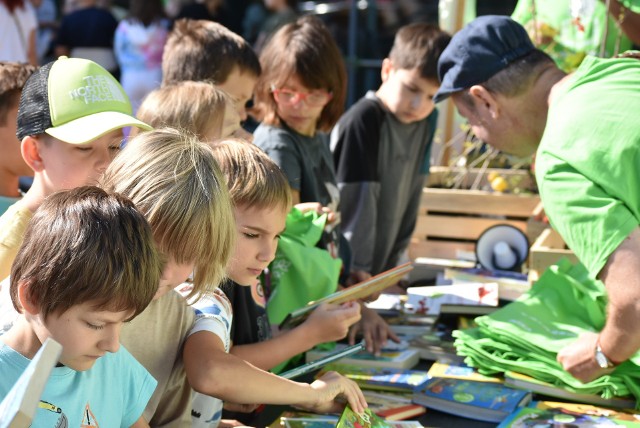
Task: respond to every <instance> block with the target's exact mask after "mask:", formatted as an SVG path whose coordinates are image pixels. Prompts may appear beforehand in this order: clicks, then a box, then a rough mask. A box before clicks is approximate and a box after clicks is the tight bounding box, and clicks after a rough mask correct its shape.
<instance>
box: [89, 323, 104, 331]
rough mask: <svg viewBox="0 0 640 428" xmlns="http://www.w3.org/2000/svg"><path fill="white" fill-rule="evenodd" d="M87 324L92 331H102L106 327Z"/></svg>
mask: <svg viewBox="0 0 640 428" xmlns="http://www.w3.org/2000/svg"><path fill="white" fill-rule="evenodd" d="M85 324H87V327H89V328H90V329H92V330H102V329H103V328H104V326H102V325H95V324H91V323H90V322H85Z"/></svg>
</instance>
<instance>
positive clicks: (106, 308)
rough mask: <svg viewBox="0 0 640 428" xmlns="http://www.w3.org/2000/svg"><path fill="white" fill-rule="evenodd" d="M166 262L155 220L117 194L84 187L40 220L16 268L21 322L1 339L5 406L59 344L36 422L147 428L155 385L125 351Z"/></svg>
mask: <svg viewBox="0 0 640 428" xmlns="http://www.w3.org/2000/svg"><path fill="white" fill-rule="evenodd" d="M160 271H161V261H160V257H159V255H158V253H157V251H156V249H155V246H154V244H153V236H152V234H151V229H150V227H149V224H148V223H147V222H146V221H145V219H144V217H143V216H142V215H141V214H140V213H139V212H138V211H137V210H136V208H135V206H134V205H133V203H132V202H131V201H130V200H129V199H127V198H125V197H123V196H121V195H118V194H117V193H109V192H105V191H104V190H101V189H99V188H97V187H91V186H87V187H80V188H76V189H73V190H69V191H63V192H58V193H55V194H53V195H50V196H49V197H48V198H47V200H46V201H45V202H44V203H43V204H42V205H41V207H40V208H39V209H38V211H37V212H36V213H35V214H34V217H33V219H32V220H31V222H30V223H29V226H28V227H27V230H26V233H25V236H24V240H23V242H22V245H21V247H20V249H19V251H18V254H17V256H16V260H15V262H14V264H13V267H12V270H11V285H10V293H11V300H12V303H13V306H14V307H15V309H16V310H17V311H18V312H20V316H19V317H18V319H17V320H16V322H15V323H14V325H13V327H12V328H11V329H10V330H9V331H8V333H7V334H5V335H4V336H2V338H0V367H2V369H1V370H2V376H1V377H0V400H1V399H3V398H4V397H5V396H6V395H7V393H8V392H9V390H11V388H12V387H13V385H14V383H15V382H16V381H17V379H18V378H19V377H20V375H21V374H22V372H23V371H24V370H25V369H27V366H28V364H29V363H30V360H31V359H32V358H33V357H34V356H35V354H36V353H37V351H38V349H39V348H40V346H41V345H42V344H43V343H44V342H45V340H47V339H48V338H52V339H54V340H56V341H58V342H60V344H61V345H62V348H63V349H62V354H61V356H60V360H59V362H60V364H59V365H58V366H57V367H55V368H53V372H52V375H51V376H50V378H49V380H48V381H47V383H46V386H45V389H44V392H43V394H42V396H41V401H40V405H39V406H38V408H37V410H36V415H35V419H34V420H33V423H32V426H65V427H66V426H80V425H82V426H88V425H92V426H114V427H115V426H123V427H128V426H132V427H145V426H147V427H148V426H149V425H148V424H147V422H146V420H144V419H143V418H142V416H141V415H142V411H143V410H144V407H145V405H146V404H147V401H148V400H149V397H151V394H152V392H153V390H154V388H155V386H156V381H155V380H154V379H153V378H152V377H151V375H149V373H148V372H147V371H146V370H145V369H144V368H143V367H142V366H141V365H140V364H139V363H138V362H137V361H136V360H135V359H134V358H133V357H132V356H131V354H129V352H127V350H126V349H125V348H124V347H121V346H120V343H119V335H120V330H121V328H122V326H123V324H124V323H125V322H127V321H130V320H131V319H133V318H135V317H136V316H137V315H138V314H139V313H141V312H142V311H143V310H144V309H145V307H146V306H147V305H148V304H149V302H150V301H151V299H152V298H153V295H154V293H155V292H156V289H157V284H158V281H159V279H160Z"/></svg>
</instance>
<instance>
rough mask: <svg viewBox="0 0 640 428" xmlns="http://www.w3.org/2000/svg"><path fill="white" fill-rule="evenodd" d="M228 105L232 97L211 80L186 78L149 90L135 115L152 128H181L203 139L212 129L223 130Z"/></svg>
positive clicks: (220, 131) (231, 101) (231, 103)
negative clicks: (201, 80)
mask: <svg viewBox="0 0 640 428" xmlns="http://www.w3.org/2000/svg"><path fill="white" fill-rule="evenodd" d="M227 105H230V106H233V100H231V98H230V97H229V95H227V94H226V93H225V92H224V91H222V90H221V89H218V88H216V87H215V86H214V85H212V84H210V83H206V82H193V81H191V80H186V81H184V82H176V83H171V84H169V85H166V86H163V87H161V88H158V89H156V90H154V91H152V92H151V93H150V94H149V95H147V97H146V98H145V99H144V101H143V102H142V105H140V108H139V109H138V113H137V115H136V116H137V117H138V119H140V120H141V121H143V122H145V123H147V124H149V125H150V126H152V127H154V128H161V127H166V126H169V127H172V128H178V129H184V130H187V131H189V132H191V133H193V134H195V135H196V136H197V137H198V138H199V139H201V140H202V139H204V138H205V134H206V133H207V131H209V130H211V129H218V130H219V132H218V134H220V133H222V127H223V125H224V114H225V109H226V106H227Z"/></svg>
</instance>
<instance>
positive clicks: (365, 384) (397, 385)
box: [317, 364, 429, 392]
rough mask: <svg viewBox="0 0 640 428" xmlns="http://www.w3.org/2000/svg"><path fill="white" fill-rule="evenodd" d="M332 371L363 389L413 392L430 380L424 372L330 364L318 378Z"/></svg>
mask: <svg viewBox="0 0 640 428" xmlns="http://www.w3.org/2000/svg"><path fill="white" fill-rule="evenodd" d="M330 370H333V371H336V372H338V373H340V374H342V375H344V376H346V377H347V378H349V379H351V380H353V381H354V382H356V383H357V384H358V385H359V386H360V388H362V389H377V390H387V391H399V392H413V391H415V390H416V389H418V388H420V387H421V386H423V385H424V384H425V383H426V382H427V381H428V380H429V374H428V373H427V372H426V371H424V370H406V369H396V368H393V367H378V368H376V367H362V366H354V365H343V364H329V365H327V366H325V367H324V369H323V370H322V372H320V373H319V374H318V375H317V377H320V376H321V375H322V373H324V372H326V371H330Z"/></svg>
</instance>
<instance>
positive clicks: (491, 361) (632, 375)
mask: <svg viewBox="0 0 640 428" xmlns="http://www.w3.org/2000/svg"><path fill="white" fill-rule="evenodd" d="M606 304H607V294H606V290H605V288H604V284H603V283H602V282H600V281H597V280H593V279H591V278H590V277H589V275H588V272H587V270H586V268H585V267H584V266H582V265H580V264H577V265H572V264H571V262H569V261H568V260H566V259H564V260H561V261H560V262H559V263H558V264H557V265H555V266H552V267H551V268H549V269H547V270H546V271H545V272H544V274H543V275H542V276H541V277H540V279H539V280H538V282H536V283H535V284H534V286H533V287H532V288H531V290H530V291H529V292H528V293H526V294H525V295H523V296H522V297H520V298H519V299H518V300H516V301H514V302H511V303H510V304H508V305H506V306H505V307H503V308H501V309H499V310H497V311H495V312H494V313H492V314H491V315H488V316H481V317H478V318H476V324H477V327H475V328H472V329H466V330H457V331H455V332H454V337H455V338H456V341H455V346H456V350H457V352H458V354H460V355H463V356H465V357H466V358H465V363H466V364H468V365H470V366H472V367H475V368H477V369H478V371H479V372H480V373H482V374H484V375H496V374H499V373H502V372H506V371H514V372H518V373H522V374H525V375H528V376H531V377H533V378H535V379H538V380H541V381H544V382H547V383H550V384H553V385H557V386H559V387H562V388H564V389H566V390H568V391H571V392H576V393H584V394H596V395H599V396H601V397H602V398H606V399H609V398H613V397H622V396H628V395H633V396H635V397H636V402H640V353H637V354H636V355H634V356H633V357H632V358H631V359H630V360H629V361H626V362H624V363H623V364H621V365H619V366H618V367H617V368H616V369H615V370H614V371H613V372H612V373H610V374H608V375H605V376H602V377H600V378H599V379H596V380H593V381H591V382H588V383H584V384H583V383H581V382H580V381H578V380H577V379H575V378H574V377H572V376H571V375H570V374H569V373H568V372H566V371H565V370H563V369H562V366H561V365H560V364H559V363H558V362H557V361H556V355H557V353H558V352H559V351H560V350H561V349H562V348H564V347H565V346H567V345H569V344H570V343H572V342H573V341H574V340H576V339H577V337H578V336H579V335H580V334H582V333H585V332H598V331H600V330H601V329H602V327H603V326H604V323H605V315H606V313H605V310H606Z"/></svg>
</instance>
